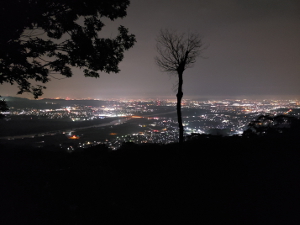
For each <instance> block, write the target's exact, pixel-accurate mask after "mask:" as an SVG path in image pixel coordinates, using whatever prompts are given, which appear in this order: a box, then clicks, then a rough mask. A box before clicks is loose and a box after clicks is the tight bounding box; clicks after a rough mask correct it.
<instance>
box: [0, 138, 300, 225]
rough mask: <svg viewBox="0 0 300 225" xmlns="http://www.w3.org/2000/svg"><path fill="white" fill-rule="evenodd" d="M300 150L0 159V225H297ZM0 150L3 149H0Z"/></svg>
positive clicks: (7, 154) (230, 142)
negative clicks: (0, 181) (134, 223)
mask: <svg viewBox="0 0 300 225" xmlns="http://www.w3.org/2000/svg"><path fill="white" fill-rule="evenodd" d="M299 144H300V140H299V139H298V138H292V137H284V138H280V137H277V138H270V137H259V138H241V137H227V138H221V137H214V136H203V137H200V138H199V139H197V140H191V141H189V142H186V143H184V146H183V147H182V149H181V150H180V149H179V146H178V145H177V144H170V145H164V146H161V145H154V144H153V145H135V144H132V143H128V144H125V145H123V147H122V148H121V149H120V150H118V151H114V152H110V151H108V150H107V149H106V148H105V147H104V146H97V147H93V148H90V149H86V150H85V151H84V152H74V154H66V153H63V152H49V151H41V150H39V151H34V150H32V149H30V150H26V149H22V150H3V148H2V150H1V157H0V158H1V179H2V184H3V185H1V193H2V196H3V198H2V199H1V200H0V201H1V202H0V205H1V207H2V210H1V214H2V215H1V216H0V218H1V220H3V221H2V222H1V224H119V223H124V222H128V221H132V222H139V223H140V224H145V223H151V224H162V223H166V224H195V223H196V224H224V223H228V224H299V222H300V218H299V217H298V209H299V208H300V204H299V198H300V192H299V188H300V152H299ZM2 147H3V146H2Z"/></svg>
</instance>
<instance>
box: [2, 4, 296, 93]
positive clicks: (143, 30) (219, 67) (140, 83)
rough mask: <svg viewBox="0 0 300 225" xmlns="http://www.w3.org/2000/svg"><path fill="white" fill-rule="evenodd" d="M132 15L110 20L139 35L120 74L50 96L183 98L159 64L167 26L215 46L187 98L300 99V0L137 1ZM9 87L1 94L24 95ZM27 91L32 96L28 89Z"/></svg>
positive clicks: (76, 83) (188, 83) (190, 78)
mask: <svg viewBox="0 0 300 225" xmlns="http://www.w3.org/2000/svg"><path fill="white" fill-rule="evenodd" d="M127 13H128V14H127V17H125V18H124V19H119V20H116V21H113V22H110V21H107V20H105V21H106V27H105V28H104V30H103V32H102V33H103V36H105V37H107V36H108V37H109V36H115V35H116V33H117V27H118V26H119V25H120V24H121V25H124V26H125V27H127V28H129V31H130V33H133V34H135V35H136V39H137V43H136V44H135V46H134V47H133V48H132V49H130V50H129V51H127V52H126V53H125V57H124V60H123V62H122V63H121V64H120V69H121V72H120V73H118V74H105V73H101V75H100V78H98V79H95V78H85V77H84V76H83V73H82V72H81V71H80V70H79V69H74V73H75V74H74V76H73V77H72V78H68V79H63V80H55V79H52V81H51V82H49V83H48V84H46V86H47V89H46V90H45V92H44V93H45V94H44V96H42V97H53V98H54V97H62V98H66V97H70V98H88V97H90V98H99V99H106V98H125V97H127V98H156V97H172V98H175V87H176V83H177V82H176V76H175V75H170V74H168V73H163V72H160V70H159V68H158V67H157V66H156V64H155V62H154V57H155V56H156V49H155V45H156V41H155V39H156V36H157V35H158V33H159V30H160V29H162V28H163V29H164V28H168V29H176V30H177V31H179V32H188V31H196V32H198V33H199V34H200V35H201V37H202V40H203V42H204V43H205V44H206V45H207V46H208V47H207V49H206V50H204V51H203V52H202V56H203V57H202V58H197V62H196V64H195V65H194V66H193V68H190V69H187V70H186V71H185V72H184V83H183V91H184V98H229V97H230V98H240V97H244V98H256V97H271V96H274V97H281V98H290V97H298V98H299V99H300V1H299V0H209V1H207V0H131V5H130V7H129V8H128V10H127ZM17 91H18V90H17V86H10V85H2V87H1V95H4V96H7V95H10V96H16V93H17ZM20 97H32V96H31V95H29V94H23V95H21V96H20Z"/></svg>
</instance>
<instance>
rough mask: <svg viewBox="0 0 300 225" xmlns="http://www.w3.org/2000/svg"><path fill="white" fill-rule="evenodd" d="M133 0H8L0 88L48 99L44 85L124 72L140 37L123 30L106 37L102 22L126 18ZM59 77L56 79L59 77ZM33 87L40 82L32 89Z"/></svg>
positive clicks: (0, 41)
mask: <svg viewBox="0 0 300 225" xmlns="http://www.w3.org/2000/svg"><path fill="white" fill-rule="evenodd" d="M129 4H130V1H129V0H100V1H95V0H82V1H74V0H59V1H57V0H9V1H3V2H1V6H0V21H1V23H0V31H1V35H0V49H1V51H0V65H1V66H0V83H1V84H3V83H10V84H11V85H13V84H17V85H18V86H19V92H18V94H22V93H23V92H31V93H33V95H34V96H35V97H36V98H37V97H38V96H40V95H42V94H43V91H42V90H43V89H44V88H45V86H44V85H43V84H44V83H46V82H48V81H50V77H54V76H55V74H60V75H62V77H71V76H72V70H71V68H72V67H79V68H81V69H82V70H83V72H84V75H85V76H86V77H96V78H97V77H99V73H98V72H97V71H103V72H106V73H110V72H114V73H117V72H119V68H118V64H119V62H120V61H121V60H122V59H123V55H124V51H125V50H128V49H129V48H131V47H132V46H133V44H134V43H135V41H136V40H135V36H134V35H132V34H129V33H128V29H126V28H125V27H123V26H120V27H119V28H118V34H117V36H116V37H114V38H101V37H99V32H100V31H101V30H102V28H103V27H104V23H103V22H102V21H101V20H102V19H103V18H105V17H106V18H108V19H110V20H112V21H113V20H115V19H117V18H123V17H125V16H126V9H127V7H128V6H129ZM54 78H55V77H54ZM32 82H34V83H38V84H37V85H33V84H32Z"/></svg>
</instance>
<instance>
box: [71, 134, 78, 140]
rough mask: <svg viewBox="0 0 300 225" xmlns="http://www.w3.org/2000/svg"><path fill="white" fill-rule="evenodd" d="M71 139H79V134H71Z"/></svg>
mask: <svg viewBox="0 0 300 225" xmlns="http://www.w3.org/2000/svg"><path fill="white" fill-rule="evenodd" d="M69 139H73V140H75V139H79V136H76V135H73V136H70V137H69Z"/></svg>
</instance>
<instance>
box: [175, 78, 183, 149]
mask: <svg viewBox="0 0 300 225" xmlns="http://www.w3.org/2000/svg"><path fill="white" fill-rule="evenodd" d="M182 74H183V72H178V81H179V82H178V92H177V95H176V97H177V107H176V109H177V120H178V127H179V144H182V143H183V125H182V115H181V100H182V96H183V92H182V84H183V80H182Z"/></svg>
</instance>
